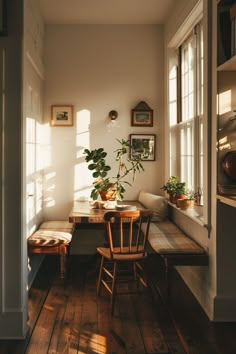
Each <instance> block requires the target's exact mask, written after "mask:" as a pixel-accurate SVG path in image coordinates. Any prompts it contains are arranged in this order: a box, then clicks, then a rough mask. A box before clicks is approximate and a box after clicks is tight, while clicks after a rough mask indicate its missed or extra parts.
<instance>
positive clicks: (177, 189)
mask: <svg viewBox="0 0 236 354" xmlns="http://www.w3.org/2000/svg"><path fill="white" fill-rule="evenodd" d="M161 189H162V190H164V191H165V192H167V193H168V194H169V199H170V202H171V203H176V201H177V200H178V199H181V198H185V193H186V183H185V182H180V181H179V177H178V176H171V177H169V179H168V180H167V182H166V183H165V184H164V186H162V187H161Z"/></svg>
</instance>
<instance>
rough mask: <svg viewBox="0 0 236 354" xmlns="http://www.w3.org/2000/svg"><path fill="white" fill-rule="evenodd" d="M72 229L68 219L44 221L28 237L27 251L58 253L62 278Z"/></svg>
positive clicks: (33, 252)
mask: <svg viewBox="0 0 236 354" xmlns="http://www.w3.org/2000/svg"><path fill="white" fill-rule="evenodd" d="M73 231H74V224H73V223H69V222H68V221H45V222H43V223H42V224H41V225H40V226H39V229H38V230H36V231H35V232H34V233H33V234H32V235H31V236H30V237H29V238H28V240H27V241H28V253H29V254H47V255H50V254H54V255H55V254H57V255H59V256H60V276H61V278H62V279H63V278H64V277H65V273H66V258H67V255H68V253H69V247H70V243H71V239H72V234H73Z"/></svg>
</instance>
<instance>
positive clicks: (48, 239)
mask: <svg viewBox="0 0 236 354" xmlns="http://www.w3.org/2000/svg"><path fill="white" fill-rule="evenodd" d="M71 238H72V235H71V234H70V233H69V232H61V231H54V230H37V231H35V233H34V234H33V235H32V236H30V237H29V238H28V243H29V245H30V246H31V247H42V246H43V247H54V246H58V245H60V244H67V243H70V241H71Z"/></svg>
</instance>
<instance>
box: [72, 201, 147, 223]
mask: <svg viewBox="0 0 236 354" xmlns="http://www.w3.org/2000/svg"><path fill="white" fill-rule="evenodd" d="M118 204H125V205H135V206H136V207H137V208H138V209H140V210H141V209H144V207H143V206H142V204H140V203H139V202H138V201H136V200H132V201H123V202H118ZM109 210H111V209H109ZM109 210H108V209H105V208H94V207H93V206H92V205H91V203H90V202H88V201H84V202H82V201H75V202H74V205H73V207H72V210H71V212H70V215H69V221H70V222H73V223H76V224H77V223H78V224H81V223H102V222H103V216H104V214H105V213H106V212H107V211H109Z"/></svg>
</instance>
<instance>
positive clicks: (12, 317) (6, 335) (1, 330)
mask: <svg viewBox="0 0 236 354" xmlns="http://www.w3.org/2000/svg"><path fill="white" fill-rule="evenodd" d="M24 323H25V314H24V311H23V312H16V311H15V310H14V312H10V311H9V312H3V313H1V314H0V339H24V338H25V336H26V334H27V331H28V330H29V327H28V325H24Z"/></svg>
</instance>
